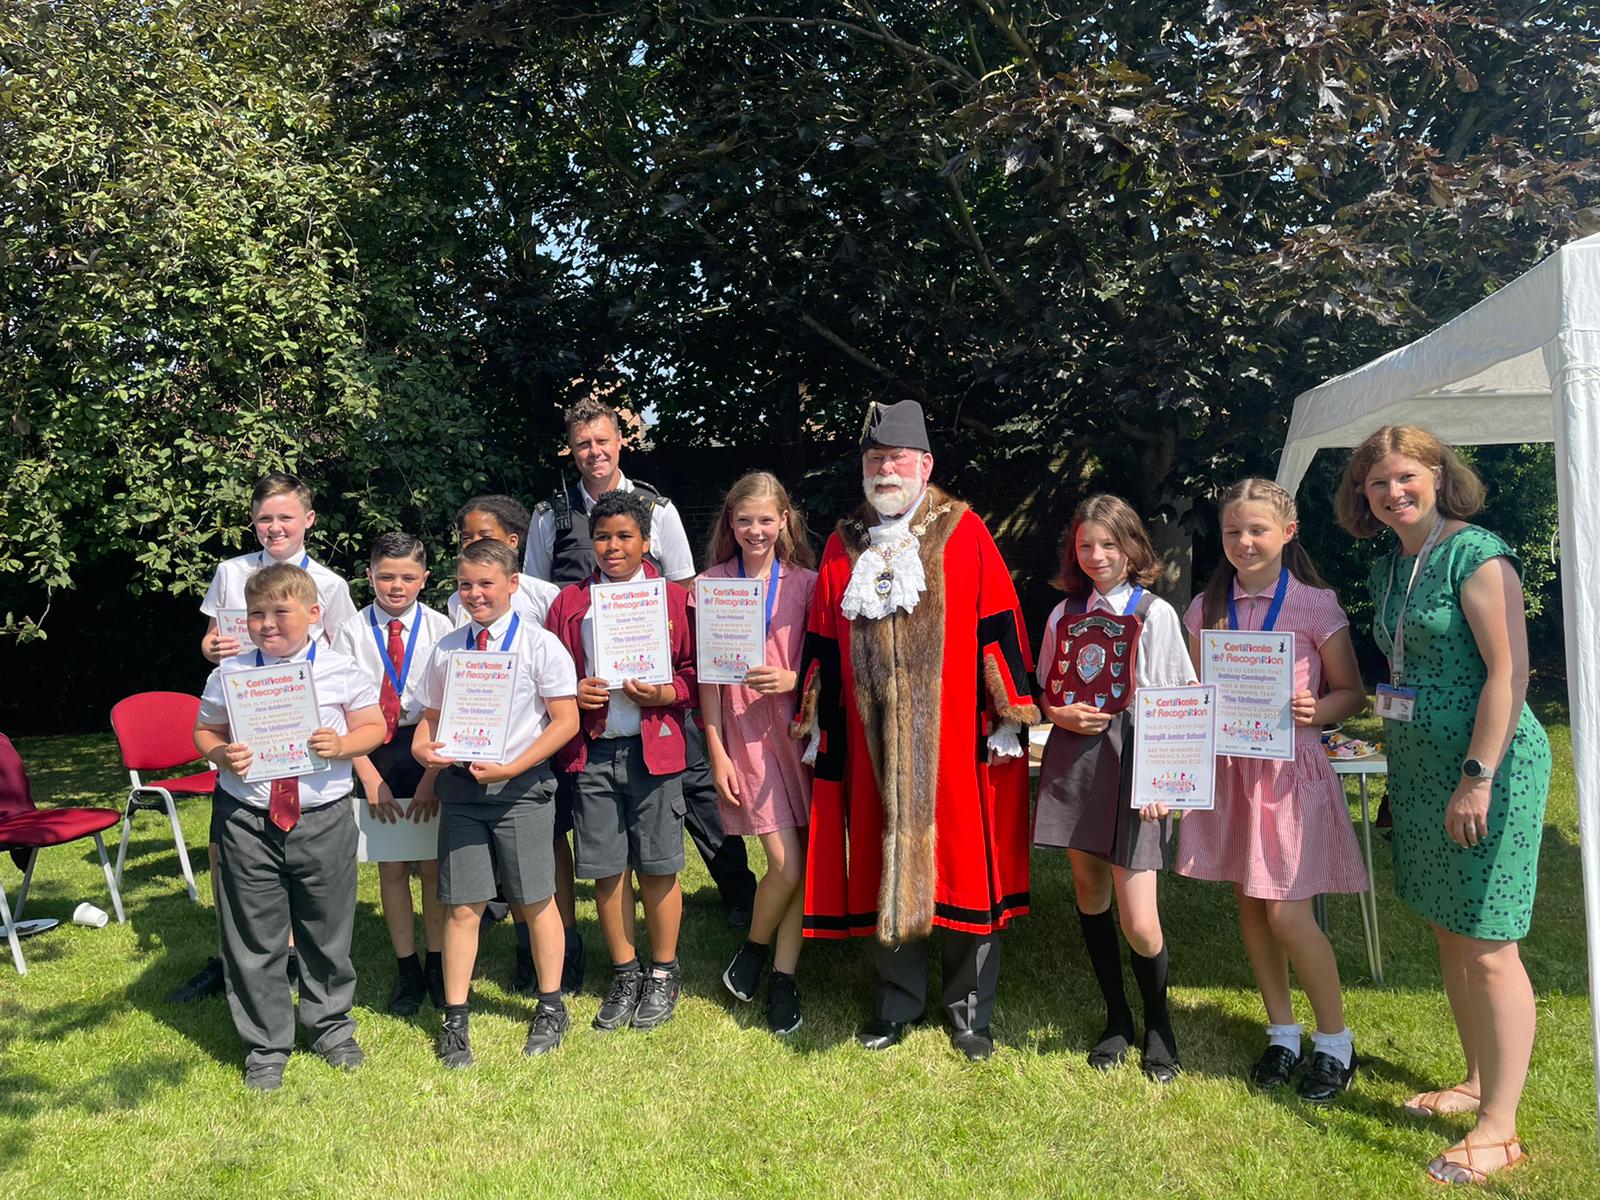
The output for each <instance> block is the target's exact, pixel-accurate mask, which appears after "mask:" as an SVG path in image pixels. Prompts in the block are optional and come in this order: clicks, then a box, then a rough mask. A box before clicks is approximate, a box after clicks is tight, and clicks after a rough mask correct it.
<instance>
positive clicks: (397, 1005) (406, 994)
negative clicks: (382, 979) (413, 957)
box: [389, 971, 428, 1017]
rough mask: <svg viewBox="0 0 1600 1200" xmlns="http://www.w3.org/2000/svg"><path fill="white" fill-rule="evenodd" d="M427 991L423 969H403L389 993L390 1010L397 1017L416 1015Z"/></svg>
mask: <svg viewBox="0 0 1600 1200" xmlns="http://www.w3.org/2000/svg"><path fill="white" fill-rule="evenodd" d="M427 993H428V984H427V980H426V979H425V978H424V977H423V974H422V972H421V971H416V972H410V971H401V972H400V974H399V976H398V977H397V978H396V979H395V981H394V990H392V991H391V992H390V993H389V1012H390V1013H391V1014H392V1015H393V1016H396V1017H414V1016H416V1015H417V1011H418V1010H419V1009H421V1007H422V999H423V997H424V996H426V995H427Z"/></svg>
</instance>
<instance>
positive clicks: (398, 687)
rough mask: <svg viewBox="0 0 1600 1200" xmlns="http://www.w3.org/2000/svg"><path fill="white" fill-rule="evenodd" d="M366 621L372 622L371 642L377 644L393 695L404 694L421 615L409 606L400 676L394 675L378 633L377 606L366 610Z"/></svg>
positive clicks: (387, 650)
mask: <svg viewBox="0 0 1600 1200" xmlns="http://www.w3.org/2000/svg"><path fill="white" fill-rule="evenodd" d="M367 620H368V621H370V622H372V640H373V641H375V642H377V643H378V660H379V661H380V662H382V663H383V673H384V674H385V675H387V676H388V677H389V682H390V683H392V684H394V694H395V695H396V696H404V695H405V694H406V680H407V679H410V678H411V655H412V654H413V653H414V652H415V651H416V648H417V630H419V629H421V628H422V614H421V613H420V612H418V611H417V607H416V605H412V606H411V636H410V637H408V638H407V639H406V656H405V658H404V660H403V661H402V662H401V664H400V674H398V675H396V674H395V673H394V663H393V662H391V661H390V659H389V647H388V646H386V645H385V644H384V641H383V635H381V634H380V633H379V632H378V609H377V606H376V605H374V606H373V607H371V608H369V609H367Z"/></svg>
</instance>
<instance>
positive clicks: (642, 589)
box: [589, 577, 672, 689]
mask: <svg viewBox="0 0 1600 1200" xmlns="http://www.w3.org/2000/svg"><path fill="white" fill-rule="evenodd" d="M589 611H590V613H591V614H592V615H593V617H594V673H595V676H596V678H599V679H604V680H605V681H606V686H607V687H610V688H612V689H616V688H619V687H621V686H622V685H623V684H624V683H625V682H627V681H628V680H630V679H637V680H638V681H639V682H640V683H671V682H672V641H671V639H670V638H669V637H668V635H667V581H666V580H665V579H661V578H659V577H658V578H656V579H636V580H634V581H633V582H632V583H597V584H594V585H593V586H591V587H590V588H589Z"/></svg>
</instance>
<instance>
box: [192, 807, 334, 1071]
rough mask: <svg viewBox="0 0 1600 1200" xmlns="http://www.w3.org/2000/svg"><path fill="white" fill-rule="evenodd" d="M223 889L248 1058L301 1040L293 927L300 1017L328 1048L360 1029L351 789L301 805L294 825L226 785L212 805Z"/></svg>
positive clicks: (238, 1021)
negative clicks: (328, 800) (291, 965)
mask: <svg viewBox="0 0 1600 1200" xmlns="http://www.w3.org/2000/svg"><path fill="white" fill-rule="evenodd" d="M211 840H212V841H214V842H215V843H216V844H217V870H218V876H217V882H218V888H219V891H220V893H221V897H222V907H221V910H220V911H219V912H218V914H217V916H218V924H219V925H220V926H221V927H222V968H223V976H224V978H225V979H226V981H227V991H228V1008H229V1010H230V1011H231V1012H232V1013H233V1025H234V1028H235V1029H237V1030H238V1031H239V1040H240V1041H242V1042H243V1043H244V1046H245V1050H246V1051H248V1055H247V1058H246V1065H247V1066H249V1065H254V1064H258V1063H263V1064H264V1063H271V1062H277V1063H282V1062H284V1061H285V1060H286V1059H287V1058H288V1057H289V1052H290V1051H291V1050H293V1049H294V1018H295V1009H294V997H293V996H291V995H290V993H289V979H288V975H287V969H288V963H287V959H288V957H289V931H290V929H291V928H292V929H293V930H294V948H295V953H296V954H297V955H298V956H299V959H300V1023H301V1024H302V1025H304V1026H305V1029H306V1040H307V1041H308V1042H310V1044H311V1048H312V1049H313V1050H316V1051H319V1052H320V1051H323V1050H328V1049H331V1048H332V1047H334V1046H337V1045H338V1044H339V1043H340V1042H343V1041H345V1040H347V1039H349V1038H352V1037H354V1036H355V1032H356V1023H355V1021H354V1020H353V1019H352V1018H351V1016H350V1006H351V1005H352V1004H353V1003H355V997H356V969H355V966H354V965H353V964H352V963H351V961H350V934H351V930H352V929H353V928H354V926H355V916H356V822H355V816H354V814H353V812H352V811H351V808H350V801H349V799H348V797H347V798H345V799H341V800H337V801H335V802H334V803H332V804H325V805H323V806H322V807H321V808H315V809H311V810H309V811H307V812H303V813H301V815H300V820H299V822H298V823H297V824H296V825H295V827H294V828H293V829H291V830H290V831H289V832H288V833H285V832H283V830H281V829H279V828H278V827H277V826H276V825H274V824H273V823H272V822H271V821H269V820H268V819H267V814H266V813H265V812H264V811H262V810H261V809H255V808H250V807H248V806H247V805H244V804H241V803H239V801H237V800H235V799H234V798H233V797H232V796H229V795H228V794H227V793H225V792H222V791H220V790H219V791H218V792H217V793H216V795H215V797H214V799H213V800H212V807H211Z"/></svg>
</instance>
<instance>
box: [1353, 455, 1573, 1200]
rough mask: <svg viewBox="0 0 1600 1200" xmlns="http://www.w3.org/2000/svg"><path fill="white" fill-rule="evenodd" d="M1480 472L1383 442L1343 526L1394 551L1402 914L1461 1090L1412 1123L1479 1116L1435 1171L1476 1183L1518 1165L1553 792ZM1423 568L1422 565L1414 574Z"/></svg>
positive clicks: (1523, 644)
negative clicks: (1429, 965)
mask: <svg viewBox="0 0 1600 1200" xmlns="http://www.w3.org/2000/svg"><path fill="white" fill-rule="evenodd" d="M1483 496H1484V490H1483V484H1482V483H1481V482H1480V481H1479V479H1478V477H1477V475H1476V473H1474V472H1473V470H1472V468H1471V467H1469V466H1467V465H1466V464H1465V463H1464V462H1462V461H1461V459H1460V458H1459V457H1458V456H1457V455H1456V454H1455V452H1454V451H1453V450H1451V449H1450V448H1449V447H1448V446H1445V445H1444V444H1443V443H1441V442H1440V441H1439V439H1438V438H1436V437H1434V436H1433V434H1431V433H1429V432H1427V431H1426V430H1423V429H1418V428H1416V427H1414V426H1407V425H1389V426H1385V427H1384V428H1382V429H1380V430H1378V431H1377V432H1376V433H1374V434H1373V435H1372V436H1371V437H1369V438H1368V439H1367V440H1366V441H1365V442H1363V443H1362V444H1361V445H1360V446H1358V447H1357V448H1356V450H1355V452H1354V453H1353V454H1352V455H1351V457H1350V464H1349V466H1348V468H1347V469H1346V471H1345V475H1344V480H1343V482H1342V484H1341V485H1340V488H1339V497H1338V511H1339V522H1340V524H1341V525H1343V526H1344V527H1345V529H1346V530H1348V531H1349V532H1350V533H1352V534H1354V535H1355V536H1356V537H1358V538H1368V537H1373V536H1375V535H1377V534H1379V533H1381V532H1382V531H1383V530H1384V529H1385V528H1387V529H1390V530H1392V531H1393V532H1394V534H1395V536H1396V538H1397V539H1398V542H1399V544H1398V545H1397V546H1395V547H1394V548H1393V549H1392V550H1391V551H1390V553H1389V554H1387V555H1385V556H1384V557H1383V558H1382V559H1380V560H1379V561H1378V562H1377V563H1376V564H1375V565H1374V567H1373V571H1372V575H1371V578H1370V580H1369V583H1370V586H1371V589H1372V598H1373V603H1374V608H1375V619H1374V622H1373V625H1374V627H1373V636H1374V638H1375V639H1376V641H1377V643H1378V645H1379V647H1380V648H1381V649H1382V650H1383V651H1384V652H1385V654H1387V655H1388V658H1389V665H1390V670H1391V675H1392V678H1391V679H1390V681H1389V684H1388V685H1386V686H1385V687H1381V688H1380V689H1379V694H1378V710H1379V714H1380V715H1382V716H1383V717H1384V740H1385V742H1386V743H1387V745H1388V755H1389V797H1390V802H1391V807H1392V810H1393V815H1394V878H1395V891H1396V893H1397V894H1398V895H1399V897H1400V899H1401V900H1403V901H1405V903H1406V904H1408V905H1410V906H1411V907H1412V908H1414V909H1416V910H1417V912H1419V913H1421V914H1422V916H1423V917H1424V918H1426V919H1427V920H1428V921H1429V922H1430V923H1431V924H1432V926H1433V932H1434V937H1435V939H1436V940H1437V941H1438V944H1439V964H1440V967H1441V969H1442V970H1443V973H1444V986H1445V993H1446V994H1447V995H1448V997H1449V999H1450V1010H1451V1012H1452V1014H1453V1015H1454V1017H1455V1023H1456V1032H1457V1033H1458V1034H1459V1036H1460V1038H1461V1048H1462V1051H1463V1052H1464V1054H1465V1056H1466V1068H1467V1069H1466V1077H1465V1078H1464V1079H1462V1081H1461V1082H1460V1083H1458V1084H1456V1085H1455V1086H1453V1087H1447V1088H1443V1089H1441V1090H1439V1091H1433V1092H1423V1093H1421V1094H1419V1095H1417V1096H1413V1097H1412V1098H1411V1099H1410V1101H1408V1102H1407V1104H1406V1107H1407V1109H1408V1110H1410V1111H1412V1112H1414V1113H1419V1114H1424V1115H1429V1116H1434V1115H1438V1114H1441V1113H1452V1112H1473V1111H1475V1112H1476V1113H1477V1125H1476V1127H1475V1128H1474V1129H1473V1131H1472V1132H1471V1133H1470V1134H1468V1135H1467V1136H1466V1137H1465V1138H1463V1139H1461V1141H1459V1142H1457V1143H1456V1144H1455V1145H1453V1146H1451V1147H1450V1148H1449V1149H1448V1150H1446V1151H1445V1152H1444V1153H1443V1154H1441V1155H1440V1156H1439V1157H1438V1158H1436V1159H1434V1160H1433V1162H1432V1163H1430V1164H1429V1166H1428V1173H1429V1175H1431V1176H1432V1177H1433V1178H1434V1179H1436V1180H1438V1181H1439V1182H1441V1183H1466V1182H1475V1183H1476V1182H1482V1181H1483V1180H1484V1179H1486V1178H1487V1177H1488V1176H1489V1175H1491V1174H1494V1173H1495V1172H1497V1171H1502V1170H1505V1169H1506V1168H1508V1167H1512V1166H1515V1165H1516V1164H1517V1163H1518V1162H1520V1161H1521V1160H1522V1159H1523V1158H1524V1157H1525V1156H1524V1154H1523V1150H1522V1146H1521V1144H1520V1143H1519V1142H1518V1140H1517V1105H1518V1103H1519V1102H1520V1100H1521V1098H1522V1088H1523V1084H1524V1082H1525V1081H1526V1079H1527V1075H1528V1060H1529V1057H1530V1056H1531V1054H1532V1051H1533V1027H1534V999H1533V988H1532V985H1531V984H1530V983H1529V982H1528V974H1527V971H1526V970H1524V969H1523V965H1522V959H1521V957H1520V956H1519V954H1518V951H1517V941H1518V940H1519V939H1520V938H1522V937H1523V936H1524V935H1525V934H1526V933H1527V931H1528V920H1529V917H1530V916H1531V914H1532V911H1533V892H1534V882H1535V879H1536V875H1537V871H1538V865H1539V840H1540V836H1541V834H1542V833H1543V830H1544V806H1545V794H1546V792H1547V790H1548V788H1549V783H1550V744H1549V742H1548V741H1546V739H1545V735H1544V730H1543V728H1542V727H1541V726H1540V725H1539V722H1538V721H1537V720H1536V719H1535V718H1534V715H1533V713H1532V712H1531V711H1530V710H1529V708H1528V706H1527V704H1526V702H1525V699H1524V698H1525V696H1526V694H1527V689H1528V635H1527V625H1526V622H1525V619H1524V614H1523V598H1522V580H1521V576H1520V574H1519V568H1518V562H1517V556H1516V554H1515V553H1514V552H1513V551H1512V550H1511V548H1510V547H1509V546H1508V545H1506V543H1505V542H1504V541H1502V540H1501V539H1500V538H1498V537H1496V536H1495V535H1494V534H1492V533H1490V532H1489V531H1488V530H1486V529H1482V528H1480V527H1478V526H1476V525H1472V524H1470V523H1469V522H1468V520H1467V518H1469V517H1471V516H1472V515H1473V514H1474V513H1476V512H1477V511H1478V510H1479V509H1480V508H1481V507H1482V506H1483ZM1419 560H1420V561H1419Z"/></svg>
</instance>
